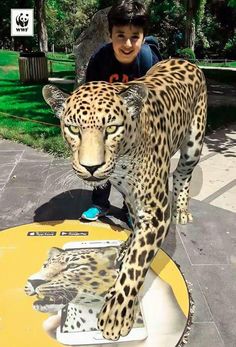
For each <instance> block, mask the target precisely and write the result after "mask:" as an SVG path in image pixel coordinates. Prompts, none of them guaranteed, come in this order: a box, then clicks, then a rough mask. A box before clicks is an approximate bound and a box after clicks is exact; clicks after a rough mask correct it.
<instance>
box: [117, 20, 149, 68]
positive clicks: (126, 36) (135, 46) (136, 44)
mask: <svg viewBox="0 0 236 347" xmlns="http://www.w3.org/2000/svg"><path fill="white" fill-rule="evenodd" d="M111 39H112V45H113V49H114V53H115V57H116V59H117V60H118V61H119V62H120V63H122V64H130V63H132V62H133V61H134V59H135V58H136V56H137V55H138V53H139V51H140V49H141V45H142V43H143V39H144V34H143V28H141V27H137V26H133V25H124V26H116V25H114V26H113V27H112V32H111Z"/></svg>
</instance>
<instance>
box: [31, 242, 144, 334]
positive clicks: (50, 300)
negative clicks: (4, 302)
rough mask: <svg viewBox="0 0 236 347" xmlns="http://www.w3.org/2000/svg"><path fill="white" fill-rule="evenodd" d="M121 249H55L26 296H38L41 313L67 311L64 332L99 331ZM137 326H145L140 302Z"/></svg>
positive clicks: (32, 277) (32, 278) (64, 317)
mask: <svg viewBox="0 0 236 347" xmlns="http://www.w3.org/2000/svg"><path fill="white" fill-rule="evenodd" d="M118 265H119V250H118V248H117V247H110V246H109V247H108V246H107V247H103V248H99V249H98V248H92V249H91V248H87V249H86V248H74V249H62V248H57V247H52V248H51V249H50V250H49V252H48V257H47V259H46V261H45V262H44V263H43V266H42V267H41V269H40V271H39V272H37V273H35V274H33V275H31V276H30V277H29V278H28V280H27V283H26V285H25V293H26V294H27V295H29V296H35V295H36V296H37V300H36V301H35V302H34V303H33V308H34V309H35V310H37V311H39V312H44V313H50V314H57V313H58V312H60V311H61V310H63V311H64V312H66V313H65V314H64V315H63V319H64V321H61V327H62V330H61V331H62V332H63V333H67V332H75V331H78V329H80V331H95V330H96V319H97V316H98V312H99V309H100V308H101V306H102V304H103V302H104V296H105V295H106V292H107V290H108V289H109V287H111V285H112V284H113V283H114V281H115V279H116V277H117V274H118ZM136 311H137V313H136V314H137V318H136V325H137V324H141V323H142V315H141V312H140V311H139V310H138V302H137V308H136Z"/></svg>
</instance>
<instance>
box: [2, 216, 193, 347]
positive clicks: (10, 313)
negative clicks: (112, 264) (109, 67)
mask: <svg viewBox="0 0 236 347" xmlns="http://www.w3.org/2000/svg"><path fill="white" fill-rule="evenodd" d="M127 235H128V230H124V229H121V228H119V227H116V226H111V225H108V224H102V223H81V222H80V221H52V222H43V223H32V224H27V225H21V226H17V227H14V228H10V229H7V230H4V231H1V232H0V270H1V280H0V346H2V347H32V346H33V347H42V346H47V347H53V346H55V347H56V346H57V347H58V346H59V343H58V342H57V341H56V340H53V339H51V338H49V337H48V336H47V334H46V333H45V332H44V330H43V329H42V328H41V327H42V323H43V321H44V320H45V319H46V318H47V315H46V314H45V313H40V312H38V311H35V310H33V308H32V304H33V302H34V301H35V298H34V297H29V296H27V295H26V294H25V292H24V286H25V283H26V280H27V278H28V277H29V275H31V274H33V273H35V272H36V271H38V270H39V269H40V268H41V266H42V263H43V262H44V261H45V259H46V255H47V253H48V250H49V249H50V248H51V247H60V248H62V247H63V245H64V244H65V243H66V242H71V241H91V240H125V239H126V238H127ZM152 269H153V271H154V272H155V273H156V274H157V275H159V276H160V277H161V278H162V279H163V280H165V281H166V282H167V283H168V284H169V285H170V286H171V287H172V290H173V292H174V294H175V297H176V299H177V301H178V303H179V305H180V307H181V309H182V311H183V312H184V314H185V316H186V317H188V315H189V295H188V290H187V286H186V283H185V281H184V279H183V276H182V274H181V272H180V271H179V269H178V267H177V266H176V264H175V263H174V262H173V261H172V260H171V258H170V257H169V256H168V255H167V254H166V253H165V252H163V251H162V250H160V251H159V252H158V254H157V256H156V257H155V259H154V261H153V263H152Z"/></svg>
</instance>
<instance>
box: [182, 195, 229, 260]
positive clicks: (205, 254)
mask: <svg viewBox="0 0 236 347" xmlns="http://www.w3.org/2000/svg"><path fill="white" fill-rule="evenodd" d="M190 207H191V211H192V213H193V217H194V222H193V223H189V224H187V225H179V226H178V231H179V232H180V237H181V239H182V242H183V244H184V247H185V250H186V252H187V254H188V257H189V259H190V261H191V264H195V265H197V264H214V265H216V264H229V263H230V262H231V260H230V255H231V254H235V246H236V245H235V243H234V242H233V234H234V231H233V228H234V226H235V224H236V215H235V214H234V213H232V212H229V211H226V210H223V209H220V208H217V207H214V206H210V205H208V204H204V203H203V202H198V201H196V200H193V199H192V200H191V202H190Z"/></svg>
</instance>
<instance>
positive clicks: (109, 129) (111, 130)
mask: <svg viewBox="0 0 236 347" xmlns="http://www.w3.org/2000/svg"><path fill="white" fill-rule="evenodd" d="M117 128H118V126H117V125H109V126H108V127H106V133H107V134H114V133H115V132H116V130H117Z"/></svg>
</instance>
